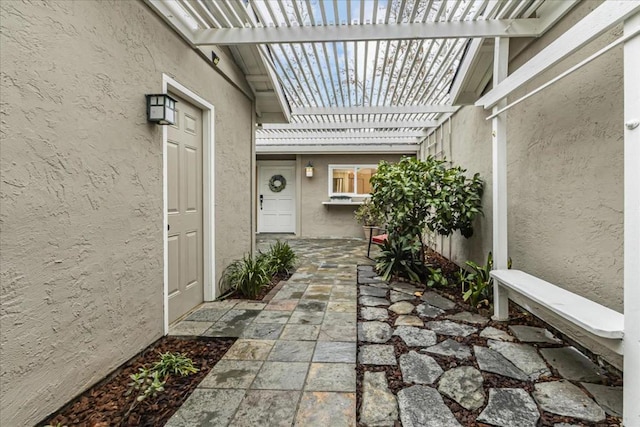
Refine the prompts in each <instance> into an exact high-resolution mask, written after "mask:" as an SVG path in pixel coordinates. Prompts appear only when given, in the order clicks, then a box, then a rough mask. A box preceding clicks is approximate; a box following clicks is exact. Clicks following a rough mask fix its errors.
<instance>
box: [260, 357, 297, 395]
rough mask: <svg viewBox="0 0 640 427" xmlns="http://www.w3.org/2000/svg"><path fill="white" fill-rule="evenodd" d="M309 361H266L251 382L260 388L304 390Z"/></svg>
mask: <svg viewBox="0 0 640 427" xmlns="http://www.w3.org/2000/svg"><path fill="white" fill-rule="evenodd" d="M308 370H309V363H307V362H264V364H263V365H262V368H260V372H258V375H257V376H256V379H255V380H254V381H253V384H251V388H252V389H258V390H302V387H303V386H304V380H305V378H306V377H307V371H308Z"/></svg>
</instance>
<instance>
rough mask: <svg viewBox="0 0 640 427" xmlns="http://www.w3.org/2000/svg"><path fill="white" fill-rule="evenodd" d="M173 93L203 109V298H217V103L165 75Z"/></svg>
mask: <svg viewBox="0 0 640 427" xmlns="http://www.w3.org/2000/svg"><path fill="white" fill-rule="evenodd" d="M167 92H173V93H175V94H176V95H178V96H180V97H181V98H184V99H186V100H188V101H189V102H191V103H192V104H193V105H195V106H196V107H198V108H200V109H202V151H203V153H202V194H203V198H202V231H203V248H202V250H203V253H202V254H203V259H204V266H203V270H204V271H203V273H204V300H205V301H213V300H214V299H215V298H216V283H215V277H216V265H215V260H214V258H215V249H216V247H215V245H216V241H215V209H214V206H215V204H214V201H215V200H214V197H215V195H214V190H215V145H214V142H215V127H214V126H215V124H214V122H215V121H214V114H215V112H214V106H213V104H211V103H210V102H207V101H206V100H205V99H203V98H201V97H200V96H198V95H197V94H196V93H195V92H193V91H191V90H190V89H188V88H186V87H185V86H183V85H182V84H180V83H178V82H177V81H176V80H175V79H173V78H172V77H170V76H168V75H167V74H164V73H163V74H162V93H167ZM167 194H168V193H167V128H166V127H165V126H163V127H162V209H163V214H162V216H163V229H162V241H163V281H164V296H163V305H164V334H165V335H166V334H168V333H169V268H168V267H169V243H168V240H167V234H168V233H167V225H168V224H169V218H168V215H167V207H168V196H167Z"/></svg>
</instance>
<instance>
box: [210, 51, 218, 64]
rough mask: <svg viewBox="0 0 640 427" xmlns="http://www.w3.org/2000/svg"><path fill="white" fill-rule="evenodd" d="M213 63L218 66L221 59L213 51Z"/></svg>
mask: <svg viewBox="0 0 640 427" xmlns="http://www.w3.org/2000/svg"><path fill="white" fill-rule="evenodd" d="M211 62H213V65H218V62H220V57H219V56H218V55H216V53H215V52H214V51H211Z"/></svg>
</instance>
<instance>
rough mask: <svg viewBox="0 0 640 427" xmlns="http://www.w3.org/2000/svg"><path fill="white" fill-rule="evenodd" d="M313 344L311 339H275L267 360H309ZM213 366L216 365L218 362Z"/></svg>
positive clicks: (314, 344)
mask: <svg viewBox="0 0 640 427" xmlns="http://www.w3.org/2000/svg"><path fill="white" fill-rule="evenodd" d="M315 346H316V343H315V342H313V341H282V340H279V341H276V344H275V345H274V346H273V350H271V353H269V357H267V360H270V361H274V362H309V361H310V360H311V356H312V355H313V349H314V348H315ZM215 366H218V364H216V365H215ZM214 369H215V367H214Z"/></svg>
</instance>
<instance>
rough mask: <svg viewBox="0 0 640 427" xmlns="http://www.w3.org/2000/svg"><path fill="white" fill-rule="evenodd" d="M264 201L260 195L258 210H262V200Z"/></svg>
mask: <svg viewBox="0 0 640 427" xmlns="http://www.w3.org/2000/svg"><path fill="white" fill-rule="evenodd" d="M263 201H264V196H263V195H262V194H261V195H260V210H262V202H263Z"/></svg>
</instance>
